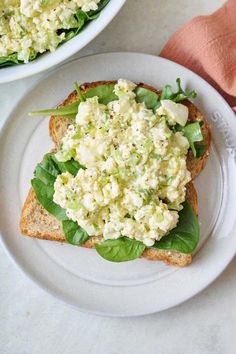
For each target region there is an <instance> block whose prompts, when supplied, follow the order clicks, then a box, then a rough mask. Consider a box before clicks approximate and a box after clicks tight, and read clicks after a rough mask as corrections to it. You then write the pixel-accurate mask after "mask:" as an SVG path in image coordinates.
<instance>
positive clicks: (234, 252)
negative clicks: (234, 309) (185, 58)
mask: <svg viewBox="0 0 236 354" xmlns="http://www.w3.org/2000/svg"><path fill="white" fill-rule="evenodd" d="M110 54H113V55H130V54H132V55H141V56H150V57H153V58H157V56H155V55H151V54H145V53H137V52H106V53H97V54H91V55H87V56H83V57H81V58H76V59H73V60H70V61H69V62H67V63H64V64H61V65H60V66H59V67H57V68H54V69H52V70H50V72H48V73H47V75H44V76H43V77H41V78H40V79H39V80H36V82H35V83H34V84H33V85H30V86H29V87H28V88H27V90H26V91H25V93H24V94H23V96H22V97H21V98H20V99H19V100H17V102H16V103H15V105H14V106H13V107H12V109H11V110H10V111H9V112H8V114H7V115H6V118H5V121H4V123H3V125H2V127H1V129H0V140H1V138H2V135H3V134H4V131H5V130H6V129H7V128H8V125H9V124H11V123H12V122H11V120H12V121H13V119H11V116H13V115H14V113H15V111H16V109H17V106H18V105H20V104H21V103H22V102H23V101H24V100H25V99H26V97H27V96H28V94H29V93H30V91H31V90H32V89H35V88H36V87H37V86H38V85H39V84H40V83H41V82H43V81H44V80H46V79H48V77H50V76H51V75H54V74H55V72H57V71H59V70H60V69H61V67H63V68H64V67H66V66H70V64H71V63H73V62H75V61H79V60H81V59H84V58H87V57H91V56H92V57H94V56H102V55H110ZM158 59H159V60H162V61H165V62H170V63H171V65H173V64H174V65H175V66H176V67H177V68H178V67H181V68H184V70H185V71H186V72H189V73H190V74H191V75H193V76H195V77H196V78H197V79H200V81H203V82H204V84H207V85H208V87H209V88H210V89H211V90H213V91H214V93H215V94H216V95H217V96H218V97H219V98H220V99H221V100H222V99H223V101H224V103H225V104H226V106H227V107H228V109H230V111H231V112H232V113H233V114H234V112H233V110H232V109H231V107H230V106H229V104H228V103H227V102H226V101H225V100H224V98H223V97H222V96H221V95H220V94H219V93H218V92H217V91H216V89H215V88H214V87H212V86H211V85H210V84H209V83H207V82H206V81H205V80H204V79H202V78H201V77H200V76H198V75H197V74H195V73H193V72H192V71H191V70H189V69H187V68H185V67H183V66H181V65H179V64H177V63H175V62H172V61H170V60H168V59H165V58H161V57H158ZM0 243H1V245H2V246H3V249H4V250H5V252H6V253H7V254H8V256H9V257H10V259H11V260H12V261H13V262H14V263H15V264H16V266H17V268H19V269H20V271H21V272H23V273H24V275H26V276H27V277H28V279H30V280H31V281H32V282H34V283H36V284H37V286H39V287H41V288H42V289H43V290H46V292H47V293H49V294H50V295H53V296H54V297H56V298H58V299H59V300H60V301H63V302H64V303H67V304H69V305H70V306H72V307H73V308H76V309H77V310H80V311H82V312H87V313H92V314H96V315H101V316H106V317H107V316H111V317H136V316H144V315H148V314H151V313H156V312H160V311H163V310H165V309H167V308H172V307H175V306H177V305H179V304H180V303H183V302H184V301H187V300H189V299H191V298H192V297H194V296H195V295H197V294H198V293H200V292H201V291H203V290H204V289H205V288H206V287H207V286H209V285H210V284H211V283H212V282H214V281H215V279H216V278H217V277H218V276H220V274H222V272H223V271H224V269H225V268H226V267H227V265H228V264H229V263H230V262H231V261H232V259H233V258H234V256H235V255H236V245H235V249H234V250H232V253H231V254H230V256H229V257H226V259H225V262H224V266H223V267H222V268H221V269H220V270H219V271H218V272H216V273H215V274H214V276H213V277H211V280H210V281H209V280H208V281H207V282H206V284H204V286H202V287H201V288H199V289H198V290H197V291H194V293H193V294H192V295H190V296H189V295H187V296H186V297H183V298H182V299H180V300H179V301H177V302H175V304H173V305H171V306H169V305H167V306H163V307H162V308H161V309H159V310H156V311H155V310H151V311H149V312H147V311H136V313H132V314H130V313H129V314H127V313H124V314H117V313H116V312H114V313H112V312H109V313H104V312H102V311H94V310H90V309H89V308H84V307H80V306H79V305H77V304H76V305H75V304H73V303H72V302H70V301H69V300H68V299H66V298H65V296H64V295H63V294H60V292H58V291H56V290H55V291H54V290H53V289H51V288H48V287H47V286H46V285H44V284H43V283H42V282H41V281H40V280H38V279H37V277H36V276H35V277H34V276H33V275H32V274H31V273H30V272H28V270H27V267H25V266H24V265H23V264H21V263H20V262H18V260H17V257H15V255H14V254H13V253H12V252H11V250H10V248H8V246H7V244H6V243H5V240H4V237H3V235H2V233H1V231H0Z"/></svg>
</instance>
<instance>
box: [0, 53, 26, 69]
mask: <svg viewBox="0 0 236 354" xmlns="http://www.w3.org/2000/svg"><path fill="white" fill-rule="evenodd" d="M17 64H21V62H20V61H19V60H18V58H17V54H11V55H8V56H6V57H0V68H3V67H4V66H11V65H17Z"/></svg>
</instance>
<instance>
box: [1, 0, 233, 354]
mask: <svg viewBox="0 0 236 354" xmlns="http://www.w3.org/2000/svg"><path fill="white" fill-rule="evenodd" d="M222 3H223V1H222V0H211V1H209V0H208V1H207V0H192V1H189V0H180V1H178V2H175V1H173V0H167V1H165V0H146V1H143V0H136V1H135V0H128V1H127V3H126V5H125V6H124V8H123V9H122V11H121V12H120V13H119V15H118V16H117V17H116V19H115V20H114V21H113V22H112V23H111V24H110V25H109V26H108V27H107V29H106V30H105V31H103V33H102V34H100V35H99V36H98V37H97V39H95V40H94V41H93V42H92V43H91V44H90V45H88V46H87V47H86V48H84V50H83V51H82V52H81V53H80V54H77V56H80V55H86V54H92V53H95V52H103V51H116V50H132V51H140V52H147V53H151V54H158V53H159V51H160V49H161V48H162V46H163V44H164V43H165V41H166V40H167V38H168V37H169V36H170V35H171V34H172V33H173V32H174V31H175V30H176V29H177V28H178V27H179V26H180V25H181V24H183V23H184V22H185V21H187V20H188V19H190V18H191V17H193V16H195V15H198V14H207V13H209V12H211V11H213V10H214V9H216V8H217V7H218V6H219V5H221V4H222ZM39 77H40V75H38V76H37V77H34V78H29V79H26V80H22V81H20V82H17V83H10V84H6V85H0V106H1V116H2V122H3V120H4V116H6V114H7V112H8V111H9V109H10V108H11V106H12V104H14V103H15V102H16V100H17V98H18V97H20V96H21V95H22V94H23V92H24V91H25V89H26V88H27V87H29V85H31V84H32V83H33V82H35V81H36V80H37V78H39ZM101 79H102V78H101ZM2 122H1V123H2ZM235 267H236V259H234V260H233V262H232V263H231V264H230V266H229V267H228V268H227V269H226V270H225V271H224V273H223V274H222V275H221V276H220V277H219V278H218V280H217V281H215V282H214V283H213V284H212V285H211V286H210V287H208V288H207V289H206V290H205V291H204V292H202V293H201V294H200V295H198V296H196V297H195V298H193V299H191V300H189V301H188V302H186V303H184V304H182V305H180V306H178V307H176V308H173V309H170V310H168V311H165V312H162V313H159V314H156V315H152V316H146V317H141V318H133V319H109V318H102V317H96V316H92V315H87V314H83V313H80V312H78V311H77V310H75V309H73V308H70V307H68V306H67V305H65V304H63V303H61V302H59V301H58V300H56V299H54V298H52V297H51V296H50V295H48V294H47V293H45V292H43V291H42V290H41V289H39V288H37V287H36V286H35V285H34V284H32V283H31V282H30V281H29V280H27V279H26V278H25V277H24V276H23V275H22V274H21V273H20V272H19V271H18V270H17V269H16V268H15V267H14V265H13V264H12V262H11V261H10V260H9V259H8V258H7V256H6V255H5V254H4V252H3V250H0V353H1V354H15V353H17V354H23V353H27V354H28V353H29V354H34V353H40V354H41V353H45V354H47V353H48V354H51V353H57V354H60V353H63V354H67V353H68V354H69V353H70V354H73V353H81V354H87V353H92V354H93V353H96V354H120V353H122V354H126V353H127V354H128V353H137V354H139V353H145V354H146V353H150V354H152V353H153V354H154V353H161V354H162V353H163V354H169V353H173V352H174V353H176V354H178V353H181V354H182V353H187V352H188V353H192V354H199V353H203V354H208V353H209V354H210V353H212V354H213V353H214V354H218V353H227V354H231V353H232V354H234V353H235V348H236V338H235V335H234V332H235V328H236V306H235V305H236V275H235Z"/></svg>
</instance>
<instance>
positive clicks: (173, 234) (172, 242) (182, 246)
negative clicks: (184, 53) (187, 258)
mask: <svg viewBox="0 0 236 354" xmlns="http://www.w3.org/2000/svg"><path fill="white" fill-rule="evenodd" d="M199 233H200V228H199V222H198V218H197V216H196V214H195V213H194V211H193V209H192V207H191V206H190V205H189V203H188V202H184V203H183V209H182V210H181V211H180V212H179V221H178V224H177V226H176V227H175V228H174V229H173V230H171V231H170V232H169V234H168V235H167V236H164V237H162V238H161V240H160V241H156V242H155V244H154V246H153V247H154V248H159V249H164V250H176V251H179V252H183V253H192V252H193V251H194V250H195V248H196V247H197V244H198V242H199Z"/></svg>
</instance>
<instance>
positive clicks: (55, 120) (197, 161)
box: [49, 81, 211, 179]
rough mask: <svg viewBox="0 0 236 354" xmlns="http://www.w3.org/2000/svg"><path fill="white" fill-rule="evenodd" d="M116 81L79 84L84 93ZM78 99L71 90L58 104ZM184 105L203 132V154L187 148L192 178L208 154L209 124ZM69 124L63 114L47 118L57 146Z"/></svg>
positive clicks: (191, 118)
mask: <svg viewBox="0 0 236 354" xmlns="http://www.w3.org/2000/svg"><path fill="white" fill-rule="evenodd" d="M115 83H116V81H96V82H91V83H85V84H83V85H81V86H80V88H81V92H82V93H84V92H86V91H88V90H90V89H91V88H94V87H96V86H99V85H106V84H115ZM138 86H139V87H145V88H147V89H149V90H151V91H153V92H155V93H157V94H160V93H161V91H159V90H157V89H155V88H154V87H152V86H150V85H146V84H143V83H139V84H138ZM77 99H78V96H77V93H76V91H73V92H71V94H70V95H69V96H68V97H67V98H66V99H65V100H64V101H63V102H62V103H61V104H60V105H59V106H58V107H63V106H66V105H67V104H70V103H72V102H74V101H76V100H77ZM182 103H183V104H184V105H185V106H187V107H188V109H189V117H188V121H189V122H196V121H201V124H202V125H201V130H202V134H203V141H202V142H201V144H203V145H204V146H205V151H204V154H203V155H202V156H201V157H200V158H195V157H194V156H193V154H192V152H191V151H190V150H189V153H188V158H187V167H188V170H189V171H190V172H191V176H192V179H194V178H195V177H197V176H198V175H199V173H200V172H201V171H202V170H203V168H204V166H205V164H206V162H207V159H208V156H209V150H210V146H211V130H210V125H209V123H208V121H207V119H206V118H205V116H204V115H203V114H202V113H201V111H200V110H199V109H198V108H197V107H196V106H195V105H194V104H193V103H192V102H190V101H188V100H185V101H183V102H182ZM70 124H73V120H71V119H70V118H67V117H63V116H51V117H50V120H49V134H50V136H51V138H52V140H53V141H54V143H55V145H56V146H57V147H59V146H60V145H61V141H62V138H63V136H64V135H65V133H66V130H67V128H68V126H69V125H70Z"/></svg>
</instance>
